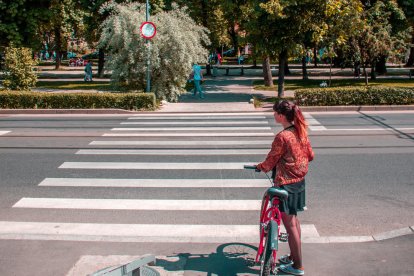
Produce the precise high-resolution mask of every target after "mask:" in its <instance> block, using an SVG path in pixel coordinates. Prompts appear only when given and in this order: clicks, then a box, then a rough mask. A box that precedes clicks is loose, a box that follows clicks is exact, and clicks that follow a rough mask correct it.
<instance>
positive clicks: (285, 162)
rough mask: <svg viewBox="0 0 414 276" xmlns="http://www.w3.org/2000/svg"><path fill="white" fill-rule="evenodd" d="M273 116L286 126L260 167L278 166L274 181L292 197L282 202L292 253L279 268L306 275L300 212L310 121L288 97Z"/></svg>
mask: <svg viewBox="0 0 414 276" xmlns="http://www.w3.org/2000/svg"><path fill="white" fill-rule="evenodd" d="M273 110H274V111H275V112H274V118H275V120H276V122H277V123H279V124H281V125H282V126H283V130H282V131H281V132H279V133H278V134H277V135H276V137H275V139H274V141H273V143H272V148H271V150H270V152H269V153H268V155H267V157H266V160H265V161H263V162H262V163H260V164H258V165H257V169H258V170H261V171H264V172H268V171H270V170H272V169H273V168H276V175H275V179H274V183H275V185H277V186H278V187H280V188H282V189H285V190H286V191H287V192H288V194H289V197H288V199H287V201H284V202H282V203H281V204H280V206H279V209H280V211H281V212H282V221H283V224H284V225H285V228H286V231H287V233H288V235H289V236H288V242H289V248H290V252H291V253H290V255H285V256H282V257H281V258H280V259H279V261H280V262H281V263H282V265H281V266H280V267H279V270H281V271H283V272H285V273H288V274H293V275H304V274H305V271H304V268H303V265H302V248H301V230H300V223H299V219H298V218H297V212H298V211H303V208H304V207H305V206H306V204H305V175H306V173H307V172H308V163H309V161H312V160H313V156H314V153H313V150H312V147H311V145H310V142H309V138H308V134H307V130H306V128H307V123H306V121H305V118H304V117H303V114H302V112H301V111H300V109H299V107H298V106H296V105H295V104H294V103H291V102H289V101H285V100H284V101H281V102H279V103H276V104H275V105H274V106H273Z"/></svg>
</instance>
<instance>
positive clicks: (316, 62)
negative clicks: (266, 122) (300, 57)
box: [313, 46, 318, 67]
mask: <svg viewBox="0 0 414 276" xmlns="http://www.w3.org/2000/svg"><path fill="white" fill-rule="evenodd" d="M317 54H318V49H317V48H316V46H315V47H314V48H313V62H314V65H315V67H318V56H317Z"/></svg>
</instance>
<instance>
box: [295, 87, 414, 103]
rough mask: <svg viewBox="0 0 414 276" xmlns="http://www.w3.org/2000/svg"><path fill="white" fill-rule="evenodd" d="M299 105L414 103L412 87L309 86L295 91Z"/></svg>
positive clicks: (413, 89)
mask: <svg viewBox="0 0 414 276" xmlns="http://www.w3.org/2000/svg"><path fill="white" fill-rule="evenodd" d="M295 100H296V102H297V103H298V104H299V105H301V106H333V105H409V104H414V87H413V88H398V87H386V86H368V87H360V86H359V87H358V86H357V87H330V88H309V89H298V90H296V91H295Z"/></svg>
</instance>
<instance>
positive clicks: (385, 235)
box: [303, 226, 414, 243]
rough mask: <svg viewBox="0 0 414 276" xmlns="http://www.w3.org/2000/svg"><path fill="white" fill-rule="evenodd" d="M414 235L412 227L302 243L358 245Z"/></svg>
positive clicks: (312, 239)
mask: <svg viewBox="0 0 414 276" xmlns="http://www.w3.org/2000/svg"><path fill="white" fill-rule="evenodd" d="M412 234H414V226H409V227H405V228H401V229H396V230H391V231H387V232H382V233H379V234H376V235H372V236H322V237H311V238H306V239H303V243H359V242H378V241H383V240H388V239H393V238H397V237H401V236H405V235H412Z"/></svg>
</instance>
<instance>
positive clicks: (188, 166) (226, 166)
mask: <svg viewBox="0 0 414 276" xmlns="http://www.w3.org/2000/svg"><path fill="white" fill-rule="evenodd" d="M256 163H257V162H243V163H230V162H226V163H169V162H166V163H163V162H144V163H140V162H64V163H63V164H62V165H60V166H59V169H109V170H110V169H113V170H243V169H244V168H243V166H244V165H245V164H256Z"/></svg>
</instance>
